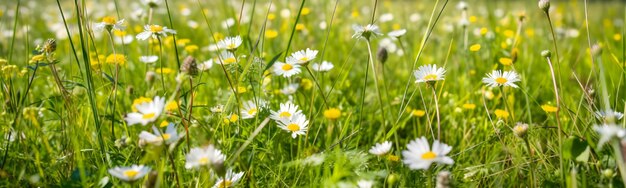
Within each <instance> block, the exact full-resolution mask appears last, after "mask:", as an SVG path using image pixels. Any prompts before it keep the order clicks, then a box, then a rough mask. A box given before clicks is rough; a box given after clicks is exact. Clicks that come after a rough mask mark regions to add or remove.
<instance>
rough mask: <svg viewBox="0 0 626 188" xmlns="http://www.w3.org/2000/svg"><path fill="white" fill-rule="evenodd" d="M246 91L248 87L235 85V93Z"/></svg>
mask: <svg viewBox="0 0 626 188" xmlns="http://www.w3.org/2000/svg"><path fill="white" fill-rule="evenodd" d="M245 92H248V88H247V87H244V86H237V93H245Z"/></svg>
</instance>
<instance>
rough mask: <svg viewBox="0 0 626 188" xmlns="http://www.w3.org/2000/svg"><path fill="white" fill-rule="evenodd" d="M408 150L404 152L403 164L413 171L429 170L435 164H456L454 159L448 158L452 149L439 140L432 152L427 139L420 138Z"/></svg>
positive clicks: (436, 141) (413, 141)
mask: <svg viewBox="0 0 626 188" xmlns="http://www.w3.org/2000/svg"><path fill="white" fill-rule="evenodd" d="M406 147H407V150H404V151H402V156H404V159H403V162H404V164H406V165H409V168H411V169H413V170H417V169H424V170H426V169H428V168H429V167H430V165H431V164H432V163H433V162H437V163H442V164H454V160H452V158H450V157H448V156H446V155H447V154H448V153H450V151H451V150H452V147H450V146H448V145H446V144H444V143H440V142H439V140H435V142H433V147H432V150H431V148H430V145H429V144H428V141H427V140H426V137H423V136H422V137H420V138H417V139H415V140H412V141H411V142H409V144H407V146H406Z"/></svg>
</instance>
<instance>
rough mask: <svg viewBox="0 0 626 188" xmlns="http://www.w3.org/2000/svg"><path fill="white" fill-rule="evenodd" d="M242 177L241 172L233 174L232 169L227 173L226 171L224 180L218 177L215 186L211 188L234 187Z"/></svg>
mask: <svg viewBox="0 0 626 188" xmlns="http://www.w3.org/2000/svg"><path fill="white" fill-rule="evenodd" d="M242 177H243V172H238V173H234V172H233V170H232V169H228V171H226V178H223V177H220V178H219V179H217V182H216V183H215V185H213V188H227V187H234V186H235V185H237V182H239V180H241V178H242Z"/></svg>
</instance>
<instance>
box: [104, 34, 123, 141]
mask: <svg viewBox="0 0 626 188" xmlns="http://www.w3.org/2000/svg"><path fill="white" fill-rule="evenodd" d="M107 31H108V32H107V33H108V34H109V41H110V42H111V50H113V56H115V55H116V54H117V53H116V51H115V43H114V42H113V34H112V33H111V30H107ZM119 70H120V64H119V62H115V78H114V79H113V90H111V95H113V109H112V112H111V118H112V119H111V134H112V136H113V140H115V114H116V113H115V108H116V106H117V105H116V104H117V84H118V82H119V80H118V79H119Z"/></svg>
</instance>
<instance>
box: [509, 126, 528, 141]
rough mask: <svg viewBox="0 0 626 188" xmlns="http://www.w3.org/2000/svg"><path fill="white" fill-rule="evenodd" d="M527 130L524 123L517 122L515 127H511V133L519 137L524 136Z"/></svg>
mask: <svg viewBox="0 0 626 188" xmlns="http://www.w3.org/2000/svg"><path fill="white" fill-rule="evenodd" d="M527 132H528V124H525V123H517V125H515V127H513V134H515V136H518V137H520V138H524V137H525V136H526V133H527Z"/></svg>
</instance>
